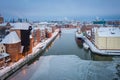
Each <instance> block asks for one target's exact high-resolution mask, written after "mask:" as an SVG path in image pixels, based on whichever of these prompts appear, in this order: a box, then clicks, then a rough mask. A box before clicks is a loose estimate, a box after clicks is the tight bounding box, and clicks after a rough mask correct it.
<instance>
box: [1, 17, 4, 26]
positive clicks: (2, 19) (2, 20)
mask: <svg viewBox="0 0 120 80" xmlns="http://www.w3.org/2000/svg"><path fill="white" fill-rule="evenodd" d="M3 22H4V18H3V17H2V16H0V24H1V23H3Z"/></svg>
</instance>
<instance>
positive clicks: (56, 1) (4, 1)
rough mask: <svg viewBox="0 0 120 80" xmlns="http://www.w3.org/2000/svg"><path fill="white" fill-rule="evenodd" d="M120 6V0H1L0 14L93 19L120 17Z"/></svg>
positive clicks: (33, 17)
mask: <svg viewBox="0 0 120 80" xmlns="http://www.w3.org/2000/svg"><path fill="white" fill-rule="evenodd" d="M119 7H120V0H110V1H109V0H19V1H16V0H9V1H8V0H1V3H0V14H1V15H2V16H4V17H5V18H6V19H9V18H28V19H31V20H34V19H36V20H44V19H48V20H49V19H53V20H62V19H77V18H78V17H80V18H81V19H82V18H91V19H93V18H95V17H101V16H102V17H104V16H110V17H112V16H114V17H115V18H120V17H119V14H120V10H119ZM114 17H113V18H114Z"/></svg>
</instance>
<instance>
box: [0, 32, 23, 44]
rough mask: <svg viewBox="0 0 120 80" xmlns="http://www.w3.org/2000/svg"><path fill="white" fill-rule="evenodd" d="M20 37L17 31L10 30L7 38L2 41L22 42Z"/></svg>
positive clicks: (5, 42) (4, 42)
mask: <svg viewBox="0 0 120 80" xmlns="http://www.w3.org/2000/svg"><path fill="white" fill-rule="evenodd" d="M20 41H21V40H20V38H19V37H18V35H17V33H16V32H15V31H13V32H10V33H9V34H8V35H7V36H5V38H4V39H3V40H2V42H1V43H3V44H14V43H18V42H20Z"/></svg>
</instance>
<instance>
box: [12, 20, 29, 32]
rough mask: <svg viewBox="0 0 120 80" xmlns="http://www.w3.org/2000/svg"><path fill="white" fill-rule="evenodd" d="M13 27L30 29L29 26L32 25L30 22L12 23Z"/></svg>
mask: <svg viewBox="0 0 120 80" xmlns="http://www.w3.org/2000/svg"><path fill="white" fill-rule="evenodd" d="M12 26H13V28H12V29H20V30H28V29H29V26H31V25H30V24H29V23H19V22H18V23H13V24H12Z"/></svg>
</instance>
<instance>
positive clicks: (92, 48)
mask: <svg viewBox="0 0 120 80" xmlns="http://www.w3.org/2000/svg"><path fill="white" fill-rule="evenodd" d="M83 39H84V41H85V43H87V44H88V45H89V47H90V49H91V51H92V52H94V53H97V54H101V55H120V50H119V51H118V50H117V51H115V50H111V51H109V50H99V49H98V48H96V46H95V45H94V44H93V43H92V42H91V41H90V40H88V39H87V38H86V37H84V38H83ZM115 52H116V53H115Z"/></svg>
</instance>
